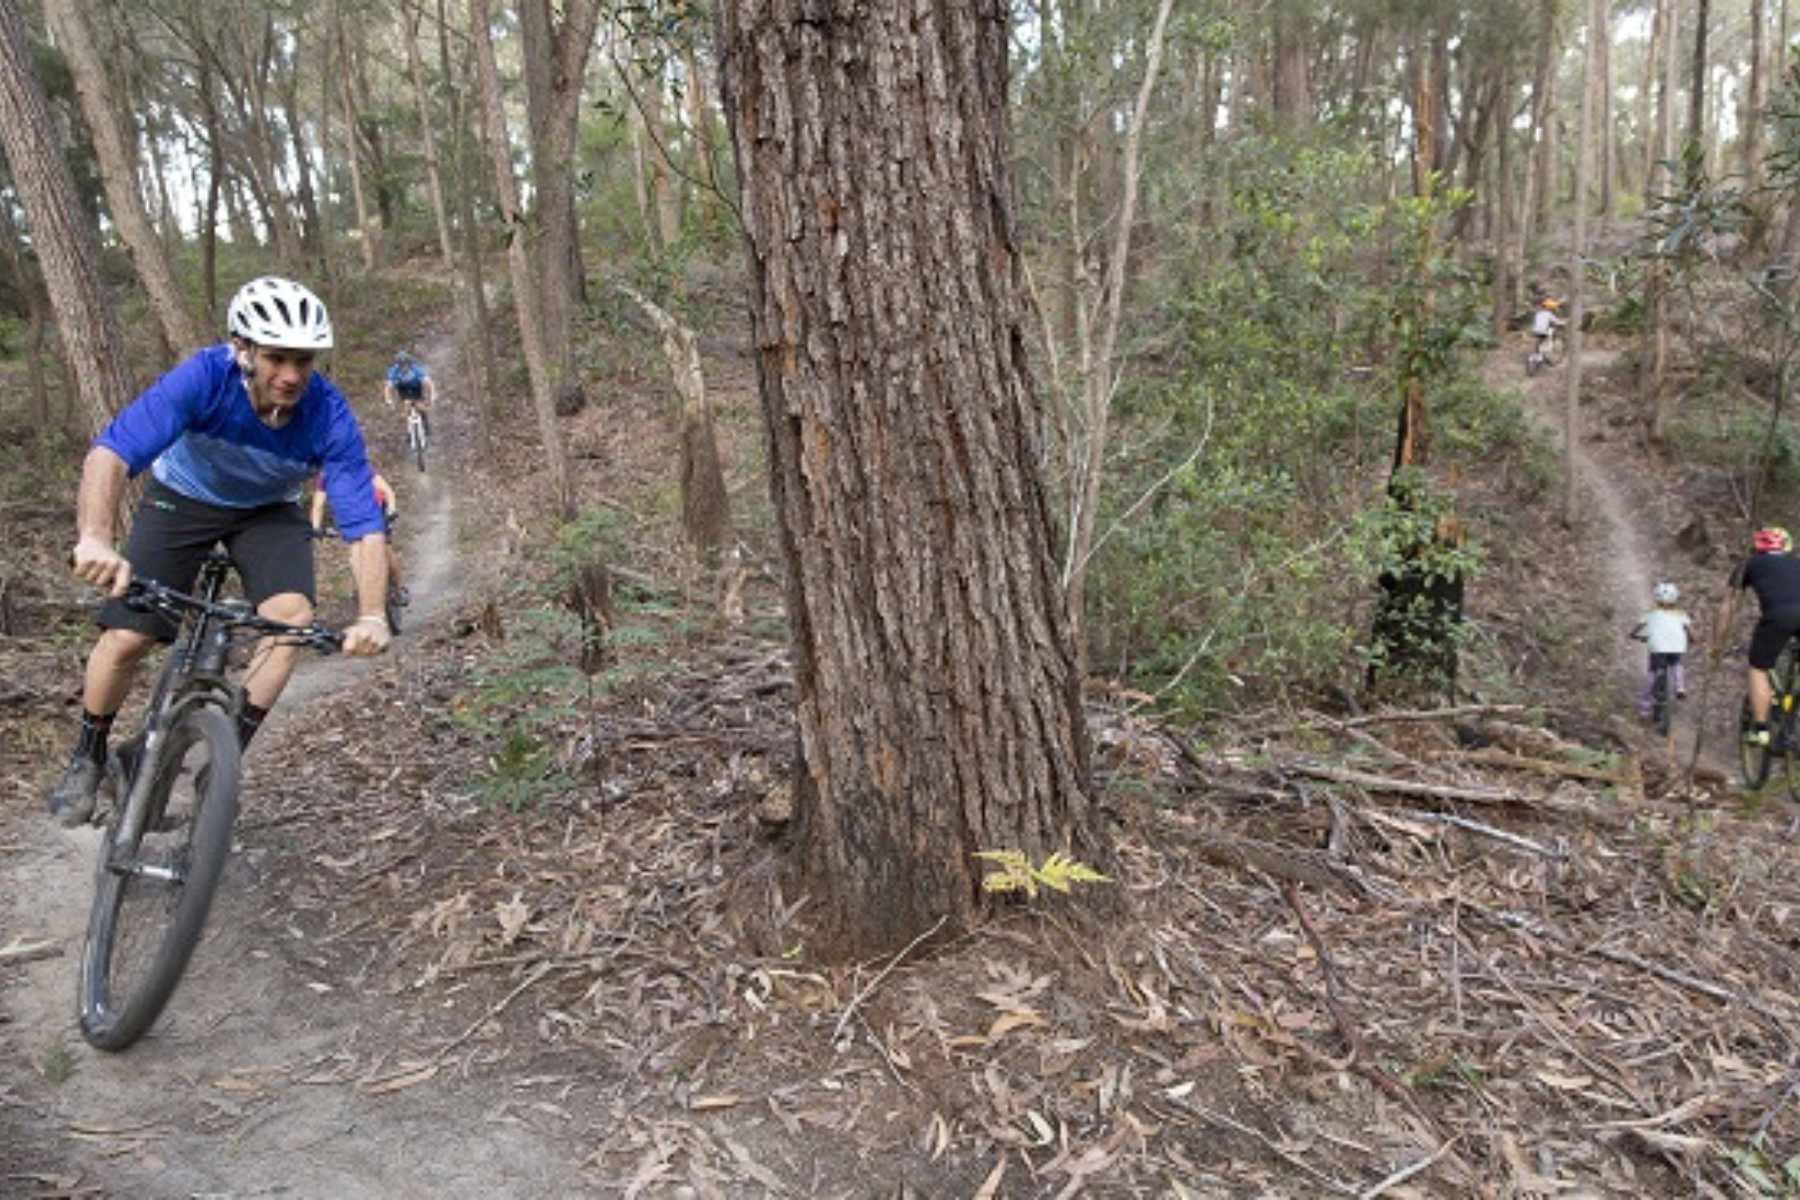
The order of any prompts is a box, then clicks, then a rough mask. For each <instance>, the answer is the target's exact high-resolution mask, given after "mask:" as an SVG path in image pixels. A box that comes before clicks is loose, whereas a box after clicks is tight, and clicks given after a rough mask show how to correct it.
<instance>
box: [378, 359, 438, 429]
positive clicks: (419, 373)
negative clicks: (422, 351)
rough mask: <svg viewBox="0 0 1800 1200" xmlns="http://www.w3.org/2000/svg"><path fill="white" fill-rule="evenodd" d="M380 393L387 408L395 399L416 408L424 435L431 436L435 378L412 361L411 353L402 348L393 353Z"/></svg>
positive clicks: (392, 405)
mask: <svg viewBox="0 0 1800 1200" xmlns="http://www.w3.org/2000/svg"><path fill="white" fill-rule="evenodd" d="M381 395H382V398H383V399H385V400H386V401H387V405H388V407H389V408H392V407H394V401H395V400H404V401H406V404H407V407H408V408H415V409H417V410H418V411H419V419H420V420H422V421H424V422H425V436H426V437H430V436H431V406H432V404H434V403H435V402H436V401H437V380H435V379H433V378H432V377H431V372H429V371H427V370H426V369H425V368H424V367H422V366H420V365H419V364H418V363H416V362H414V361H413V356H412V355H410V354H408V353H407V352H406V351H404V350H402V351H400V353H398V354H396V355H394V365H393V366H391V367H389V368H388V371H387V379H386V380H384V381H383V383H382V385H381Z"/></svg>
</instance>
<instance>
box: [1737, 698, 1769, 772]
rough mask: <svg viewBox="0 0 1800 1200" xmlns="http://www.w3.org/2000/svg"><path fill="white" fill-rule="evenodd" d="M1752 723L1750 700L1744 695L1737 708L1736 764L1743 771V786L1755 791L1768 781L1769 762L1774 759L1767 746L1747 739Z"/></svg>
mask: <svg viewBox="0 0 1800 1200" xmlns="http://www.w3.org/2000/svg"><path fill="white" fill-rule="evenodd" d="M1752 724H1754V722H1752V721H1751V719H1750V700H1749V698H1748V697H1746V698H1745V699H1744V705H1743V707H1742V708H1741V709H1739V710H1738V766H1739V768H1740V769H1741V770H1742V771H1743V775H1744V786H1745V787H1747V788H1749V789H1750V790H1751V791H1755V790H1756V789H1757V788H1760V787H1761V786H1762V785H1763V784H1765V783H1767V782H1768V781H1769V764H1770V763H1771V762H1773V761H1774V756H1773V755H1772V754H1771V753H1770V747H1769V746H1767V745H1758V744H1755V743H1752V742H1750V741H1749V740H1748V737H1749V734H1750V727H1751V725H1752Z"/></svg>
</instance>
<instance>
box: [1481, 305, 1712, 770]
mask: <svg viewBox="0 0 1800 1200" xmlns="http://www.w3.org/2000/svg"><path fill="white" fill-rule="evenodd" d="M1619 361H1620V355H1619V353H1618V351H1617V350H1615V349H1612V348H1609V347H1606V346H1604V345H1596V343H1595V342H1594V341H1593V340H1592V339H1588V340H1586V341H1585V345H1584V349H1583V353H1582V359H1581V366H1582V373H1583V383H1582V391H1583V396H1582V400H1581V403H1580V405H1579V407H1578V410H1577V413H1576V417H1575V435H1576V437H1575V446H1574V449H1573V452H1572V453H1570V454H1568V456H1567V461H1568V464H1569V466H1570V469H1571V470H1572V472H1573V475H1574V490H1575V496H1574V499H1575V504H1574V509H1575V516H1574V520H1575V526H1576V529H1577V531H1578V534H1579V536H1580V537H1581V539H1582V541H1583V544H1584V545H1587V546H1590V547H1591V548H1592V549H1591V553H1590V558H1591V559H1592V561H1594V562H1595V563H1598V564H1602V565H1603V566H1604V569H1603V570H1600V571H1596V572H1595V573H1594V575H1593V576H1592V577H1591V578H1590V579H1588V580H1586V581H1585V583H1586V586H1589V587H1592V588H1593V589H1595V594H1594V596H1593V602H1594V604H1595V606H1596V608H1597V610H1598V612H1599V614H1600V615H1601V616H1602V618H1603V619H1604V620H1605V621H1606V622H1607V624H1608V625H1609V626H1611V627H1613V628H1616V630H1617V638H1616V640H1614V641H1610V642H1608V643H1606V644H1610V645H1613V646H1615V647H1616V649H1615V651H1614V652H1613V653H1612V654H1611V656H1610V657H1611V661H1612V663H1613V674H1614V675H1615V676H1616V678H1617V680H1618V684H1617V691H1618V704H1619V711H1620V712H1621V713H1622V714H1623V713H1628V712H1629V711H1630V706H1631V704H1632V703H1633V702H1634V700H1635V697H1636V695H1637V693H1638V690H1639V688H1640V687H1641V686H1642V684H1643V680H1644V671H1645V653H1646V652H1645V649H1644V646H1643V643H1641V642H1635V641H1631V640H1629V639H1628V638H1627V636H1626V635H1627V634H1628V633H1629V632H1630V631H1631V629H1632V628H1633V627H1634V626H1635V625H1636V623H1637V621H1638V619H1639V618H1640V617H1641V616H1642V615H1643V614H1644V612H1645V611H1646V610H1647V609H1648V608H1649V607H1650V604H1651V601H1650V590H1651V588H1652V587H1653V586H1654V585H1655V584H1656V583H1658V582H1661V581H1663V580H1669V581H1671V582H1675V583H1677V584H1678V585H1679V586H1680V588H1681V592H1682V598H1683V607H1684V608H1686V609H1687V611H1688V612H1690V613H1691V614H1693V615H1694V642H1693V646H1692V648H1691V649H1690V651H1689V654H1688V657H1687V676H1688V677H1687V684H1688V691H1689V696H1690V697H1691V698H1692V699H1691V700H1690V701H1689V702H1687V703H1685V704H1683V705H1682V707H1681V708H1679V709H1678V710H1677V712H1676V721H1675V729H1674V734H1673V737H1672V739H1671V744H1670V751H1671V754H1672V762H1674V763H1675V764H1678V765H1679V766H1681V767H1682V768H1685V767H1686V765H1687V764H1688V763H1689V762H1690V761H1693V760H1694V759H1695V754H1696V746H1697V747H1698V764H1697V765H1699V766H1702V767H1704V768H1706V769H1708V770H1710V771H1713V772H1716V773H1718V774H1720V775H1729V774H1730V773H1731V772H1732V771H1733V770H1735V766H1734V764H1733V762H1732V761H1730V759H1729V754H1730V752H1731V746H1730V745H1729V743H1728V741H1726V740H1722V739H1723V738H1725V736H1726V733H1728V732H1729V731H1726V732H1724V733H1722V730H1723V729H1724V727H1723V726H1722V725H1721V724H1720V720H1719V718H1718V713H1719V711H1720V708H1721V706H1723V707H1727V708H1728V707H1730V706H1731V705H1732V704H1734V703H1735V697H1736V696H1737V695H1738V694H1739V692H1738V691H1737V690H1736V689H1737V688H1738V687H1739V680H1738V675H1737V672H1735V671H1732V670H1730V669H1727V668H1721V667H1713V666H1712V665H1710V664H1709V663H1708V662H1707V660H1706V656H1705V655H1704V653H1702V650H1703V648H1704V646H1705V645H1706V640H1707V637H1708V631H1709V627H1710V619H1709V618H1710V614H1709V613H1706V612H1702V611H1698V610H1697V609H1696V607H1695V606H1696V603H1697V602H1698V601H1699V600H1700V598H1701V597H1703V596H1704V595H1705V592H1703V590H1702V588H1701V587H1700V586H1698V585H1699V584H1700V583H1701V582H1703V580H1702V578H1701V577H1698V576H1695V575H1694V573H1693V569H1692V566H1691V564H1688V563H1687V562H1686V561H1685V559H1684V557H1683V556H1681V555H1679V554H1678V553H1676V551H1675V546H1676V535H1677V533H1678V526H1677V524H1676V522H1678V521H1681V520H1684V519H1686V518H1685V517H1684V515H1683V514H1681V513H1680V512H1678V511H1675V510H1672V509H1671V508H1670V507H1669V504H1668V502H1667V498H1666V497H1664V496H1662V495H1660V494H1656V493H1655V492H1653V491H1652V489H1651V486H1650V484H1649V481H1650V480H1651V479H1653V478H1654V476H1655V473H1654V471H1653V469H1652V464H1651V462H1650V455H1649V451H1648V450H1647V448H1646V447H1645V446H1644V445H1643V440H1642V433H1641V422H1640V420H1639V419H1638V418H1637V417H1636V416H1635V415H1628V419H1626V420H1624V421H1623V422H1615V421H1614V420H1613V419H1612V418H1611V417H1610V416H1609V415H1608V413H1607V411H1606V405H1605V404H1604V402H1603V401H1602V400H1601V398H1600V397H1601V393H1602V390H1603V388H1602V384H1601V378H1602V377H1603V376H1604V375H1605V374H1606V373H1608V372H1609V371H1611V370H1612V369H1613V368H1615V367H1616V366H1617V365H1618V364H1619ZM1571 370H1572V364H1570V363H1567V362H1564V363H1563V364H1561V365H1560V366H1558V367H1556V368H1555V369H1553V370H1549V371H1545V372H1543V373H1542V374H1540V375H1538V376H1536V377H1535V378H1530V377H1528V376H1527V375H1526V373H1525V369H1524V362H1523V354H1522V352H1521V353H1520V354H1506V353H1502V354H1501V355H1499V356H1497V357H1496V358H1495V359H1494V360H1493V362H1492V363H1491V364H1490V367H1489V371H1488V379H1489V382H1490V383H1491V384H1492V385H1494V386H1496V387H1501V388H1512V389H1518V390H1521V391H1522V394H1523V395H1524V396H1525V404H1524V409H1525V412H1526V415H1527V417H1528V418H1529V419H1530V420H1531V421H1532V422H1533V424H1534V425H1536V426H1537V427H1538V428H1539V429H1541V430H1543V431H1544V432H1545V433H1546V434H1548V435H1549V437H1550V438H1551V441H1552V443H1553V444H1554V445H1555V446H1556V448H1557V450H1558V451H1559V453H1560V452H1562V451H1563V449H1564V443H1565V438H1566V434H1567V422H1568V417H1567V406H1568V388H1569V383H1570V379H1569V373H1570V371H1571ZM1556 502H1557V503H1559V504H1560V503H1561V493H1560V492H1558V493H1556ZM1659 547H1660V548H1661V549H1659ZM1571 586H1579V585H1576V584H1574V583H1573V581H1571ZM1703 714H1709V715H1706V719H1705V720H1703V719H1702V716H1703Z"/></svg>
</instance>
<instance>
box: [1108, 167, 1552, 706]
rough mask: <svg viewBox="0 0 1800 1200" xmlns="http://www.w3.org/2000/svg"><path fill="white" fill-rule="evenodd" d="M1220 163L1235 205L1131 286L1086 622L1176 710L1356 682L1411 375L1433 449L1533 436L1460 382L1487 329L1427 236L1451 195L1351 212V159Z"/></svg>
mask: <svg viewBox="0 0 1800 1200" xmlns="http://www.w3.org/2000/svg"><path fill="white" fill-rule="evenodd" d="M1232 155H1233V157H1232V160H1231V161H1230V163H1229V164H1228V165H1226V166H1225V167H1223V168H1221V169H1225V170H1227V171H1229V172H1230V174H1231V177H1232V187H1231V189H1230V192H1229V208H1228V209H1227V210H1225V211H1223V212H1221V213H1220V214H1218V217H1217V219H1216V220H1215V222H1214V223H1211V224H1207V225H1199V224H1197V225H1195V226H1194V227H1192V228H1189V229H1185V230H1179V231H1176V232H1175V233H1174V234H1173V235H1172V236H1170V237H1169V238H1168V239H1167V240H1166V241H1165V243H1164V244H1163V245H1162V246H1161V247H1159V251H1160V254H1161V255H1162V256H1163V259H1164V261H1166V262H1167V263H1168V264H1169V266H1168V269H1167V270H1166V271H1165V272H1164V273H1162V274H1160V275H1159V276H1158V277H1157V279H1156V280H1155V281H1146V284H1147V285H1148V286H1150V287H1153V288H1158V289H1160V290H1159V291H1158V293H1157V294H1156V296H1155V301H1156V304H1155V312H1154V319H1153V320H1152V321H1150V322H1148V323H1146V324H1144V325H1141V326H1140V327H1139V329H1138V333H1139V335H1140V337H1141V339H1142V341H1143V344H1144V345H1145V346H1154V347H1155V348H1156V350H1157V351H1158V354H1157V357H1156V359H1155V362H1154V370H1153V371H1151V372H1140V373H1139V375H1138V382H1136V383H1135V384H1131V385H1129V386H1128V387H1127V388H1126V389H1125V391H1124V392H1123V393H1122V394H1121V396H1120V400H1119V404H1118V407H1117V409H1116V412H1117V414H1118V417H1119V430H1120V436H1119V444H1120V446H1121V451H1120V453H1119V456H1118V460H1117V461H1115V462H1114V463H1112V464H1110V465H1109V471H1110V472H1111V473H1110V475H1109V484H1110V491H1109V494H1108V501H1107V503H1108V506H1109V508H1108V511H1107V513H1106V514H1105V516H1104V517H1103V520H1102V522H1101V529H1102V536H1101V539H1100V544H1099V548H1098V552H1097V554H1096V558H1095V561H1094V564H1093V569H1092V572H1091V574H1090V577H1089V607H1088V612H1087V613H1086V618H1087V629H1088V636H1089V640H1090V645H1091V646H1092V647H1093V659H1094V666H1095V667H1096V668H1097V669H1100V670H1111V671H1116V672H1119V673H1121V674H1123V675H1125V676H1127V677H1128V678H1130V679H1131V680H1132V682H1133V683H1134V685H1135V686H1138V687H1140V688H1143V689H1146V690H1149V691H1152V692H1155V693H1158V694H1161V695H1162V696H1163V697H1164V698H1165V699H1166V700H1167V701H1168V702H1170V703H1173V704H1177V705H1183V706H1188V707H1196V706H1213V705H1218V704H1222V703H1229V702H1233V701H1235V700H1239V699H1252V698H1267V697H1269V696H1272V695H1278V694H1282V693H1286V692H1288V691H1290V690H1292V691H1297V692H1300V693H1302V694H1306V693H1311V692H1316V691H1318V690H1320V689H1323V688H1327V687H1330V686H1334V685H1335V686H1348V685H1349V684H1350V683H1351V682H1352V680H1353V679H1354V678H1356V677H1357V676H1359V675H1360V673H1361V670H1362V667H1363V666H1364V664H1365V657H1364V647H1363V643H1364V642H1365V641H1366V639H1367V636H1368V629H1369V619H1370V613H1371V608H1372V604H1373V600H1374V597H1375V588H1374V585H1375V580H1376V578H1377V576H1378V574H1379V573H1380V572H1381V570H1383V569H1384V567H1385V566H1388V565H1390V564H1391V562H1392V560H1393V556H1394V553H1395V551H1394V547H1395V545H1396V544H1397V539H1399V538H1401V537H1403V536H1404V535H1405V532H1406V531H1405V530H1404V529H1401V528H1399V527H1398V526H1397V524H1396V522H1397V521H1398V520H1399V518H1398V517H1396V516H1395V514H1393V513H1392V512H1391V511H1390V509H1389V507H1388V504H1387V499H1386V493H1385V490H1384V488H1385V483H1386V476H1387V469H1388V464H1389V461H1390V458H1391V455H1392V453H1393V447H1394V436H1395V423H1396V420H1397V417H1398V413H1399V410H1400V403H1401V395H1402V388H1403V387H1404V385H1405V381H1406V380H1408V379H1410V378H1416V379H1418V380H1420V381H1421V384H1422V385H1423V386H1424V387H1425V388H1426V390H1427V409H1428V412H1429V422H1430V430H1431V434H1432V437H1433V439H1434V442H1433V445H1434V454H1436V455H1438V456H1439V457H1440V458H1441V459H1454V458H1459V457H1464V456H1467V457H1468V458H1470V459H1476V458H1488V457H1489V456H1491V455H1492V454H1493V453H1494V452H1495V447H1496V446H1500V447H1512V448H1517V447H1521V446H1524V445H1526V444H1527V443H1528V441H1529V439H1528V438H1527V436H1526V433H1525V429H1524V425H1523V422H1522V419H1521V417H1520V416H1519V414H1518V412H1517V410H1516V407H1514V406H1511V405H1509V404H1507V403H1505V402H1503V401H1502V400H1500V399H1499V398H1497V397H1495V396H1494V395H1493V394H1491V393H1489V392H1487V391H1485V390H1484V389H1483V388H1481V387H1480V386H1479V385H1478V383H1476V382H1475V381H1474V380H1473V379H1472V378H1470V377H1468V376H1467V375H1466V374H1465V373H1464V367H1463V361H1462V360H1463V352H1464V351H1465V350H1466V349H1467V348H1468V347H1470V346H1472V345H1478V344H1480V343H1481V342H1482V341H1484V340H1486V337H1487V334H1486V330H1485V326H1484V324H1483V322H1482V320H1481V317H1480V314H1479V312H1478V309H1477V303H1476V300H1477V297H1476V294H1475V290H1474V287H1473V281H1472V280H1471V279H1470V278H1468V277H1466V276H1465V275H1464V274H1463V273H1462V272H1461V271H1460V270H1458V269H1457V268H1456V267H1454V266H1453V265H1452V264H1451V263H1449V262H1448V260H1447V259H1445V258H1444V257H1443V256H1441V255H1438V254H1436V253H1434V252H1433V250H1432V248H1433V246H1434V245H1435V244H1436V243H1435V240H1434V239H1435V236H1436V233H1437V230H1438V227H1439V226H1440V225H1441V224H1442V222H1443V221H1444V220H1445V219H1446V218H1447V216H1448V215H1449V214H1450V213H1452V212H1453V211H1454V207H1455V205H1456V204H1458V203H1460V202H1462V198H1461V197H1455V196H1431V197H1427V198H1424V199H1407V200H1403V201H1399V202H1396V203H1393V204H1386V203H1381V204H1376V203H1368V204H1363V203H1357V202H1355V200H1354V199H1353V197H1355V196H1358V195H1363V194H1371V190H1370V189H1369V188H1368V187H1367V186H1366V184H1367V182H1368V178H1369V177H1371V176H1372V173H1373V164H1372V163H1371V162H1370V161H1369V160H1368V159H1367V158H1366V157H1365V156H1363V155H1361V154H1360V153H1358V152H1354V151H1345V150H1335V149H1334V150H1324V149H1320V150H1309V149H1305V148H1294V147H1290V146H1285V145H1282V144H1280V143H1277V142H1273V141H1266V140H1264V141H1258V140H1254V139H1251V140H1246V141H1245V142H1243V143H1242V144H1240V145H1238V146H1236V147H1234V148H1233V150H1232ZM1196 186H1200V181H1196ZM1220 247H1225V248H1227V252H1226V253H1224V254H1221V253H1220ZM1446 500H1447V498H1446ZM1439 515H1441V514H1440V513H1439V512H1438V510H1437V509H1435V508H1434V509H1433V510H1432V511H1431V512H1430V513H1429V514H1420V515H1419V517H1418V519H1421V520H1435V519H1436V518H1437V516H1439ZM1469 553H1470V557H1469V560H1468V561H1467V562H1463V563H1459V564H1458V565H1459V566H1462V567H1468V566H1472V565H1473V562H1474V559H1473V556H1472V552H1469Z"/></svg>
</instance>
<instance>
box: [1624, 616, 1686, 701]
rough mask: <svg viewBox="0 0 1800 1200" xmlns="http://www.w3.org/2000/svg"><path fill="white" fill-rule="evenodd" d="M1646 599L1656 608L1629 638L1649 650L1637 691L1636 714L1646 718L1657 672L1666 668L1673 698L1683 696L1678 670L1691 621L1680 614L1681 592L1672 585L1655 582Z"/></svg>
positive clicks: (1683, 675)
mask: <svg viewBox="0 0 1800 1200" xmlns="http://www.w3.org/2000/svg"><path fill="white" fill-rule="evenodd" d="M1650 598H1651V599H1652V600H1654V601H1655V603H1656V607H1654V608H1652V609H1651V610H1650V611H1649V612H1647V613H1645V614H1644V616H1643V619H1641V620H1640V621H1639V622H1638V625H1637V628H1636V629H1634V630H1632V631H1631V636H1632V637H1634V638H1636V639H1638V640H1639V641H1641V642H1645V643H1647V644H1648V645H1649V648H1650V665H1649V668H1648V670H1647V671H1646V672H1645V674H1644V686H1643V688H1642V689H1641V690H1640V691H1639V692H1638V712H1640V713H1642V714H1643V715H1644V716H1646V717H1647V716H1649V715H1650V701H1651V693H1652V690H1653V689H1654V688H1655V687H1656V672H1657V669H1658V668H1659V667H1660V668H1666V669H1667V670H1668V672H1669V678H1670V680H1671V682H1673V683H1674V684H1675V695H1676V698H1677V699H1685V698H1686V696H1687V675H1686V673H1685V671H1684V669H1683V667H1682V662H1681V660H1682V656H1683V655H1684V654H1686V653H1687V648H1688V635H1689V633H1690V632H1691V630H1692V629H1693V624H1694V622H1693V618H1691V617H1689V616H1688V615H1687V613H1685V612H1683V611H1682V610H1681V608H1679V607H1678V605H1679V604H1680V602H1681V591H1680V589H1679V588H1677V587H1676V586H1675V585H1674V584H1672V583H1659V584H1657V585H1656V586H1655V587H1654V588H1652V589H1651V590H1650Z"/></svg>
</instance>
